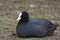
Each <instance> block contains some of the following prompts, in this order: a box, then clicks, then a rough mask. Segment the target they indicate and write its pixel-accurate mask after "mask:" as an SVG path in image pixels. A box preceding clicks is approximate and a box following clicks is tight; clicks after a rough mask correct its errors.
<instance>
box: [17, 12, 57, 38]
mask: <svg viewBox="0 0 60 40" xmlns="http://www.w3.org/2000/svg"><path fill="white" fill-rule="evenodd" d="M57 26H58V24H57V23H56V24H53V23H52V22H50V21H48V20H46V19H41V18H31V19H29V15H28V13H27V12H26V11H22V15H21V20H19V22H18V24H17V27H16V32H17V35H18V36H20V37H44V36H47V35H51V34H53V32H54V30H56V27H57Z"/></svg>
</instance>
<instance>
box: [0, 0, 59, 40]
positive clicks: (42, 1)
mask: <svg viewBox="0 0 60 40" xmlns="http://www.w3.org/2000/svg"><path fill="white" fill-rule="evenodd" d="M19 11H27V12H28V13H29V15H30V18H44V19H47V20H50V21H52V22H53V23H55V22H56V23H58V24H59V25H60V0H0V40H60V26H59V27H57V30H56V31H55V32H54V33H53V35H52V36H46V37H44V38H20V37H18V36H17V34H16V25H17V23H18V22H17V21H16V19H17V17H18V13H19ZM51 19H52V20H51ZM53 19H54V20H53ZM13 34H16V35H13Z"/></svg>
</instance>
